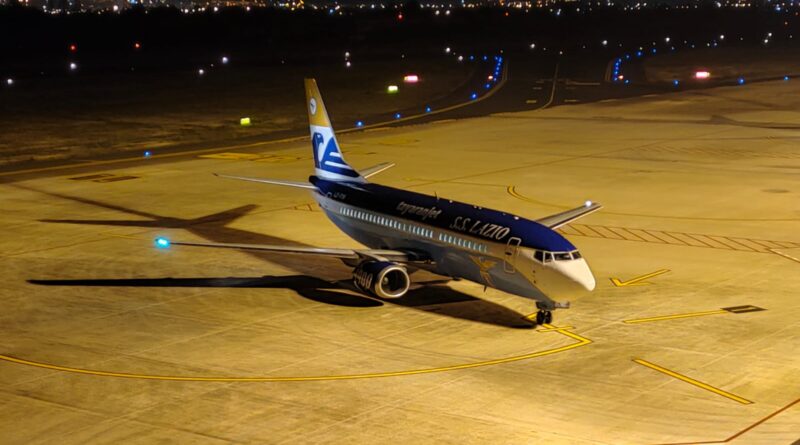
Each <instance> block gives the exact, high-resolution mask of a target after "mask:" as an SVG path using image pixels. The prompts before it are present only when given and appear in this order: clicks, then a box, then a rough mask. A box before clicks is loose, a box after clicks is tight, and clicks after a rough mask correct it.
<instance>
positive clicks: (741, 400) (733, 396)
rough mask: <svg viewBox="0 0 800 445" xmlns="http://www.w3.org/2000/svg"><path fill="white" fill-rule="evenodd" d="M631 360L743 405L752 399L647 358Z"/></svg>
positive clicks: (749, 402)
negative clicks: (659, 364)
mask: <svg viewBox="0 0 800 445" xmlns="http://www.w3.org/2000/svg"><path fill="white" fill-rule="evenodd" d="M633 361H634V362H636V363H638V364H640V365H642V366H647V367H648V368H650V369H653V370H655V371H658V372H660V373H662V374H666V375H668V376H670V377H675V378H676V379H678V380H682V381H684V382H686V383H689V384H690V385H694V386H696V387H698V388H703V389H705V390H706V391H711V392H713V393H714V394H717V395H720V396H722V397H727V398H729V399H731V400H735V401H737V402H739V403H741V404H743V405H749V404H751V403H753V402H752V401H750V400H747V399H745V398H743V397H739V396H737V395H736V394H731V393H729V392H727V391H723V390H721V389H719V388H715V387H713V386H711V385H709V384H707V383H703V382H701V381H698V380H695V379H693V378H691V377H687V376H685V375H683V374H678V373H677V372H675V371H670V370H669V369H667V368H664V367H662V366H658V365H656V364H655V363H650V362H648V361H647V360H642V359H640V358H635V359H633Z"/></svg>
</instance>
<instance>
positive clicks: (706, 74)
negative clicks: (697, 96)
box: [694, 71, 711, 80]
mask: <svg viewBox="0 0 800 445" xmlns="http://www.w3.org/2000/svg"><path fill="white" fill-rule="evenodd" d="M709 77H711V73H709V72H708V71H696V72H695V73H694V78H695V79H698V80H704V79H708V78H709Z"/></svg>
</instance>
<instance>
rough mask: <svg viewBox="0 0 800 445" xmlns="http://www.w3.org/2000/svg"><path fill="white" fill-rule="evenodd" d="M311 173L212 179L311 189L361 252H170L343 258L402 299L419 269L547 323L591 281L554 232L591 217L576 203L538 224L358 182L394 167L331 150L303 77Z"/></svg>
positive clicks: (368, 290) (369, 283) (377, 292)
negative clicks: (490, 291)
mask: <svg viewBox="0 0 800 445" xmlns="http://www.w3.org/2000/svg"><path fill="white" fill-rule="evenodd" d="M305 89H306V100H307V108H308V110H307V111H308V119H309V127H310V133H311V145H312V148H313V154H314V168H315V171H314V173H315V174H314V175H312V176H310V177H309V178H308V181H286V180H279V179H262V178H253V177H242V176H230V175H222V174H215V175H216V176H219V177H223V178H229V179H238V180H244V181H252V182H258V183H265V184H273V185H279V186H286V187H294V188H300V189H306V190H310V191H311V194H312V195H313V197H314V199H315V201H316V202H317V203H318V205H319V207H320V208H321V209H322V210H323V212H324V213H325V215H326V216H327V217H328V219H330V221H331V222H333V224H335V225H336V226H337V227H338V228H339V229H340V230H342V231H343V232H344V233H346V234H347V235H348V236H350V237H351V238H353V239H354V240H356V241H358V242H359V243H361V244H363V245H364V246H367V248H364V249H343V248H322V247H293V246H276V245H258V244H230V243H199V242H175V241H170V240H168V239H166V238H163V237H159V238H156V240H155V244H156V246H157V247H160V248H168V247H170V246H172V245H179V246H199V247H210V248H228V249H241V250H255V251H269V252H279V253H286V254H297V255H316V256H323V257H333V258H338V259H340V260H342V261H343V262H344V263H345V264H346V265H348V266H351V267H353V268H354V270H353V283H354V284H355V287H356V288H357V289H358V290H359V291H361V292H363V293H365V294H368V295H371V296H374V297H378V298H381V299H394V298H402V297H403V296H404V295H406V293H407V292H408V291H409V289H410V287H411V278H410V276H409V273H410V272H414V271H415V270H419V269H421V270H427V271H429V272H433V273H435V274H438V275H442V276H444V277H449V278H451V279H456V280H458V279H466V280H469V281H472V282H475V283H479V284H483V285H484V290H485V289H486V287H492V288H495V289H499V290H501V291H504V292H507V293H510V294H514V295H518V296H522V297H526V298H529V299H532V300H535V301H536V306H537V309H538V312H537V314H536V319H535V322H536V323H537V324H544V323H551V322H552V311H553V310H555V309H557V308H568V307H569V302H559V301H556V300H555V299H556V298H561V297H564V296H570V295H574V294H576V293H579V292H586V291H592V290H593V289H594V287H595V278H594V276H593V275H592V272H591V270H590V269H589V266H588V264H587V263H586V260H585V259H584V258H583V257H582V256H581V254H580V252H578V249H576V248H575V246H574V245H572V243H570V242H569V241H568V240H567V239H566V238H564V237H563V236H562V235H561V234H559V233H558V232H557V231H556V229H558V228H559V227H561V226H564V225H565V224H568V223H570V222H572V221H575V220H576V219H578V218H581V217H583V216H586V215H588V214H590V213H593V212H595V211H597V210H599V209H600V208H601V207H602V206H601V205H600V204H598V203H594V202H591V201H586V202H585V203H584V205H582V206H580V207H577V208H575V209H572V210H568V211H565V212H562V213H558V214H555V215H551V216H547V217H544V218H541V219H538V220H535V221H533V220H528V219H525V218H523V217H521V216H516V215H513V214H510V213H506V212H501V211H497V210H491V209H487V208H483V207H481V206H477V205H472V204H465V203H461V202H456V201H453V200H449V199H444V198H441V197H439V196H430V195H425V194H421V193H415V192H410V191H406V190H401V189H397V188H392V187H387V186H384V185H379V184H375V183H372V182H369V181H367V179H369V178H371V177H372V176H374V175H377V174H378V173H380V172H382V171H384V170H386V169H388V168H390V167H393V166H394V164H393V163H383V164H379V165H376V166H373V167H370V168H367V169H362V170H361V171H357V170H355V169H354V168H353V167H351V166H350V164H348V163H347V162H346V161H345V159H344V156H343V154H342V152H341V150H340V149H339V144H338V142H337V141H336V135H335V134H334V131H333V127H332V126H331V121H330V119H329V117H328V113H327V111H326V109H325V105H324V103H323V102H322V96H321V94H320V91H319V88H318V87H317V83H316V81H315V80H314V79H306V80H305Z"/></svg>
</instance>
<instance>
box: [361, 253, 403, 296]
mask: <svg viewBox="0 0 800 445" xmlns="http://www.w3.org/2000/svg"><path fill="white" fill-rule="evenodd" d="M353 282H354V283H355V284H356V286H357V287H358V288H359V289H361V290H363V291H365V292H369V293H371V294H373V295H375V296H376V297H379V298H389V299H391V298H400V297H402V296H403V295H405V294H406V292H408V288H409V286H411V278H410V277H409V276H408V271H407V270H406V268H405V267H403V266H402V265H400V264H397V263H392V262H390V261H364V262H362V263H360V264H359V265H358V266H356V269H355V270H354V271H353Z"/></svg>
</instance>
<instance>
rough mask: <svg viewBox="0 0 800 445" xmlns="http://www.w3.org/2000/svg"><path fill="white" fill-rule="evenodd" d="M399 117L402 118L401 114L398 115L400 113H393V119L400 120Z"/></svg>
mask: <svg viewBox="0 0 800 445" xmlns="http://www.w3.org/2000/svg"><path fill="white" fill-rule="evenodd" d="M401 117H403V115H402V114H400V113H395V114H394V118H395V119H400V118H401Z"/></svg>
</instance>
